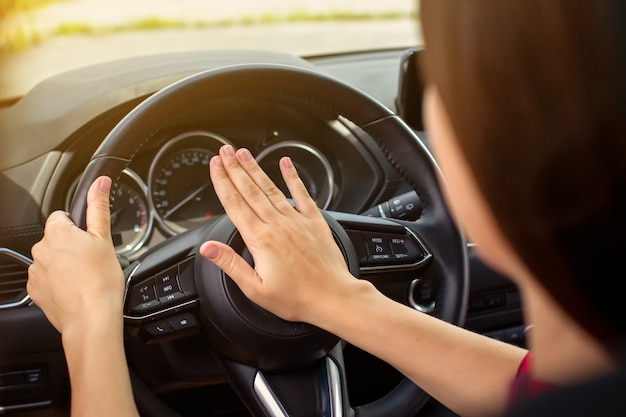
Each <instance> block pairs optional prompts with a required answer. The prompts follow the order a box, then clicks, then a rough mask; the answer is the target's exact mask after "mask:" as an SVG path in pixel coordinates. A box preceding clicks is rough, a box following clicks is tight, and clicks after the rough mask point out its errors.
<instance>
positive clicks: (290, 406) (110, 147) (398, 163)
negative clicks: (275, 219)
mask: <svg viewBox="0 0 626 417" xmlns="http://www.w3.org/2000/svg"><path fill="white" fill-rule="evenodd" d="M229 97H248V98H262V99H267V100H272V99H276V98H281V99H286V100H291V101H293V102H296V103H301V104H306V105H307V106H314V107H317V108H318V109H319V110H320V111H323V112H326V113H328V114H330V115H333V116H334V117H338V116H342V117H344V118H346V119H348V120H350V121H351V122H353V123H354V124H355V125H357V126H358V127H360V128H361V129H362V130H363V131H365V132H366V133H367V134H368V135H369V136H370V137H371V138H373V140H374V141H375V142H376V144H377V145H378V146H379V147H380V149H381V150H382V151H383V153H384V155H385V156H386V158H387V159H388V161H389V163H390V164H391V165H392V166H393V167H394V168H395V169H396V170H397V171H398V172H399V173H400V174H401V175H402V176H403V177H404V179H405V180H406V181H407V182H408V183H409V184H410V185H411V187H412V188H413V189H414V190H415V191H416V192H417V193H418V195H419V197H420V199H421V202H422V205H423V210H422V214H421V216H420V218H419V219H418V220H416V221H398V220H392V219H385V218H373V217H367V216H359V215H356V214H350V213H338V212H331V211H324V212H323V214H324V216H325V218H326V220H327V222H328V224H329V226H330V227H331V229H332V231H333V234H334V237H335V240H336V242H337V244H338V245H339V247H340V248H341V250H342V251H343V254H344V257H345V259H346V263H347V265H348V268H349V269H350V271H351V272H352V273H353V274H354V275H355V276H357V277H360V278H361V279H370V280H372V279H371V278H372V277H377V276H380V274H386V275H389V274H394V276H396V275H397V277H398V279H399V280H406V283H407V286H408V284H409V283H410V282H413V283H415V282H418V281H420V280H424V279H429V280H430V282H433V283H435V288H436V297H434V302H433V304H434V308H433V314H435V315H436V316H438V317H439V318H441V319H443V320H446V321H448V322H451V323H454V324H458V325H460V324H462V323H463V320H464V317H465V312H466V305H467V295H468V266H467V265H468V263H467V254H466V243H465V241H464V238H463V235H462V234H461V233H460V231H459V230H458V228H457V227H456V226H455V224H454V222H453V220H452V218H451V216H450V213H449V212H448V210H447V208H446V205H445V203H444V199H443V196H442V192H441V188H440V184H439V181H440V178H441V177H440V172H439V170H438V167H437V165H436V162H435V161H434V159H433V158H432V156H431V154H430V153H429V151H428V150H427V148H426V147H425V146H424V144H423V143H422V142H421V140H420V139H419V138H418V136H417V135H416V134H415V132H414V131H413V130H412V129H411V128H409V127H408V126H407V125H406V124H405V123H404V122H403V121H402V120H401V119H400V118H399V117H398V116H396V115H395V114H393V112H391V111H390V110H389V109H388V108H386V107H385V106H384V105H382V104H380V103H379V102H377V101H376V100H374V99H373V98H371V97H369V96H368V95H366V94H364V93H363V92H361V91H359V90H357V89H355V88H353V87H351V86H349V85H347V84H345V83H342V82H340V81H338V80H336V79H334V78H332V77H329V76H327V75H323V74H321V73H318V72H316V71H313V70H310V69H303V68H298V67H293V66H286V65H275V64H245V65H234V66H228V67H221V68H218V69H213V70H208V71H206V72H202V73H199V74H196V75H192V76H190V77H187V78H185V79H183V80H181V81H178V82H176V83H174V84H172V85H170V86H168V87H166V88H164V89H162V90H160V91H158V92H157V93H155V94H154V95H152V96H150V97H149V98H147V99H146V100H144V101H143V102H142V103H141V104H140V105H138V106H137V107H136V108H135V109H133V110H132V111H131V112H130V113H129V114H128V115H127V116H126V117H124V118H123V119H122V120H121V121H120V122H119V123H118V124H117V125H116V126H115V128H114V129H113V130H112V131H111V132H110V133H109V134H108V135H107V137H106V138H105V139H104V141H103V142H102V144H101V145H100V146H99V148H98V149H97V150H96V152H95V153H94V154H93V156H92V158H91V160H90V162H89V164H88V166H87V168H86V169H85V171H84V172H83V175H82V177H81V180H80V182H79V185H78V188H77V191H76V194H75V197H74V200H73V202H72V204H71V207H70V214H71V216H72V218H73V219H74V221H75V222H76V224H78V225H79V226H81V227H83V228H85V213H86V196H87V190H88V188H89V185H90V184H91V183H92V182H93V181H94V180H95V179H96V178H97V177H98V176H100V175H108V176H110V177H111V178H112V179H113V181H114V185H113V187H114V189H115V187H116V185H117V181H118V179H119V176H120V174H121V172H122V170H123V169H124V168H126V166H127V165H128V164H129V163H130V161H131V160H132V159H133V156H134V155H135V154H136V153H137V152H138V151H139V149H141V147H142V146H143V145H145V144H146V143H148V142H149V141H150V140H152V139H153V138H154V136H155V133H156V132H158V131H159V129H160V128H161V127H162V126H164V125H165V124H167V123H168V122H169V121H172V120H175V119H176V118H177V117H180V116H181V115H184V114H186V113H187V112H190V111H193V110H197V109H198V108H200V107H201V106H203V105H206V104H207V103H211V102H215V101H217V100H221V99H224V98H229ZM112 194H113V193H112ZM372 234H374V235H376V236H382V237H383V239H391V240H393V242H395V243H396V244H397V243H398V242H399V244H400V245H401V246H402V247H403V250H404V253H403V254H402V256H399V257H398V258H397V259H392V260H382V261H381V262H379V263H377V264H376V265H375V266H371V265H370V266H367V265H369V264H368V263H367V261H368V255H367V254H365V255H364V252H363V251H366V249H364V248H366V247H367V238H366V237H365V236H371V235H372ZM208 239H213V240H220V241H222V242H226V243H228V244H230V245H231V246H232V247H233V248H235V249H236V250H237V251H238V252H239V253H240V254H242V255H243V256H244V258H246V257H247V258H246V259H248V260H249V262H250V263H252V262H254V260H253V259H251V257H250V256H249V253H248V252H247V250H246V247H245V242H243V241H242V239H241V237H240V236H239V234H238V232H237V230H236V229H235V227H234V226H233V224H232V222H230V220H229V219H228V217H227V216H226V215H223V216H219V217H218V218H216V219H215V220H213V221H210V222H208V223H207V224H205V225H203V226H200V227H198V228H196V229H193V230H190V231H188V232H185V233H182V234H179V235H177V236H174V237H172V238H169V239H168V240H166V241H165V242H163V243H162V244H160V245H158V246H157V247H156V248H154V249H153V250H151V251H149V252H148V253H147V254H146V255H144V256H142V258H141V259H140V260H138V261H136V262H134V263H132V264H131V265H129V266H127V267H126V268H125V273H126V276H127V279H128V284H127V293H126V295H125V297H126V299H125V302H126V306H127V308H128V306H129V304H130V303H131V298H132V297H133V294H136V293H137V291H140V290H141V288H145V287H144V286H143V285H144V284H145V282H146V280H147V279H153V278H154V277H155V276H156V277H157V279H158V277H164V276H166V275H167V277H168V278H167V279H170V278H172V277H176V279H177V280H178V282H179V285H180V288H179V292H177V294H178V293H181V294H183V297H182V298H181V300H178V301H177V300H174V298H176V297H174V296H172V298H173V304H171V305H170V306H168V307H157V308H156V309H154V306H150V305H148V306H147V310H146V311H148V310H150V309H152V310H150V314H145V315H141V314H140V315H139V317H126V316H125V317H126V321H127V324H128V326H127V327H129V326H130V327H138V326H137V323H139V324H140V327H142V328H143V329H144V330H145V329H148V330H150V329H152V330H154V329H155V328H156V326H158V324H159V323H167V322H168V321H164V320H169V322H172V320H174V321H176V320H178V322H177V323H178V324H179V325H181V326H182V324H183V323H184V324H185V325H188V324H190V323H191V324H193V325H194V326H195V329H196V331H197V330H199V331H200V334H201V336H202V337H204V338H205V339H206V341H207V344H208V346H210V349H211V351H212V352H213V353H214V354H215V355H216V356H217V358H218V361H219V363H221V365H222V368H223V372H224V373H225V374H226V376H227V379H228V380H229V381H230V383H231V386H232V387H233V388H234V390H235V391H236V392H237V394H238V395H239V397H240V398H241V399H242V401H243V402H244V404H245V406H246V407H247V408H248V410H249V411H250V412H251V413H252V415H254V416H255V417H260V416H272V417H275V416H276V417H277V416H290V415H292V416H294V415H319V416H335V417H337V416H353V415H354V416H358V417H373V416H376V417H378V416H383V415H393V416H406V417H410V416H414V415H415V414H416V412H417V411H418V410H419V409H420V408H421V407H422V406H423V405H424V404H425V402H426V401H427V400H428V398H429V396H428V394H426V393H425V392H424V391H423V390H422V389H420V388H419V387H418V386H416V385H415V384H413V383H412V382H410V381H409V380H408V379H406V378H404V379H402V380H401V381H400V383H399V384H398V385H397V386H396V387H395V388H393V389H392V390H391V391H390V392H388V393H387V394H385V395H383V396H382V398H379V399H377V400H375V401H373V402H371V403H368V404H365V405H361V406H358V407H353V406H351V404H350V399H349V397H348V390H347V379H348V378H349V375H346V367H345V363H344V360H343V355H342V353H343V349H342V346H343V344H342V341H341V340H339V339H338V338H337V337H336V336H334V335H332V334H329V333H327V332H325V331H323V330H321V329H319V328H316V327H314V326H311V325H308V324H305V323H292V322H287V321H284V320H282V319H279V318H278V317H276V316H274V315H272V314H270V313H269V312H267V311H265V310H263V309H262V308H260V307H258V306H257V305H256V304H254V303H252V302H251V301H250V300H248V299H247V298H246V297H245V296H244V295H243V294H242V293H241V292H240V291H239V289H238V287H237V286H236V285H235V284H234V283H233V281H231V280H230V278H229V277H228V276H226V275H225V274H224V273H223V272H222V271H221V270H219V269H218V268H217V267H215V266H214V265H213V264H212V263H211V262H209V261H207V260H205V259H204V258H203V257H202V256H200V255H197V253H198V247H199V245H200V244H201V243H202V242H204V241H206V240H208ZM370 260H371V258H370ZM416 277H417V278H416ZM151 282H152V281H151ZM349 296H350V295H349V294H346V297H349ZM147 304H150V303H147ZM144 307H145V306H144ZM181 317H182V319H181ZM424 360H429V359H428V358H424ZM135 395H136V398H137V393H135ZM155 399H156V396H155ZM139 401H140V400H139V399H138V402H139ZM138 405H139V404H138ZM140 409H141V407H140Z"/></svg>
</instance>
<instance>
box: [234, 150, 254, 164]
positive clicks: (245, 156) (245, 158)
mask: <svg viewBox="0 0 626 417" xmlns="http://www.w3.org/2000/svg"><path fill="white" fill-rule="evenodd" d="M237 155H238V156H239V159H240V160H241V162H250V161H251V160H252V154H251V153H250V151H249V150H247V149H239V151H238V152H237Z"/></svg>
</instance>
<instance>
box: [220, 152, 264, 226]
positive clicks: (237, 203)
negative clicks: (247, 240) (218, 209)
mask: <svg viewBox="0 0 626 417" xmlns="http://www.w3.org/2000/svg"><path fill="white" fill-rule="evenodd" d="M209 171H210V174H211V181H212V182H213V189H214V190H215V194H216V195H217V198H219V200H220V203H222V206H223V207H224V210H225V211H226V214H228V217H230V219H231V221H232V222H233V223H234V225H235V227H237V229H239V231H241V232H244V231H245V230H247V229H248V228H252V229H250V230H253V228H254V225H255V222H258V221H259V220H260V219H259V218H258V217H257V215H256V213H255V212H254V211H253V210H252V209H251V208H250V206H249V205H248V203H247V201H246V200H245V199H244V197H243V196H242V195H241V193H240V192H239V191H238V190H237V188H236V187H235V185H234V184H233V182H232V181H231V178H230V176H229V175H228V172H226V170H225V169H224V164H223V162H222V157H221V156H219V155H218V156H214V157H213V158H211V161H210V163H209Z"/></svg>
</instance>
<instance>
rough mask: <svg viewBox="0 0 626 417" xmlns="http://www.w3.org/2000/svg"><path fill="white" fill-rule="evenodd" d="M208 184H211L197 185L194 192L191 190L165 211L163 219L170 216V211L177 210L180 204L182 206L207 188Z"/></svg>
mask: <svg viewBox="0 0 626 417" xmlns="http://www.w3.org/2000/svg"><path fill="white" fill-rule="evenodd" d="M209 185H211V183H210V182H207V183H206V184H204V185H203V186H202V187H199V188H198V189H197V190H195V191H194V192H192V193H191V194H189V195H188V196H187V197H185V198H183V200H182V201H181V202H180V203H178V204H176V205H175V206H174V207H172V208H171V209H170V210H169V211H168V212H167V213H165V216H163V218H164V219H167V218H168V217H170V215H171V214H172V213H174V212H175V211H176V210H178V209H179V208H181V207H182V206H184V205H185V204H187V203H188V202H189V201H190V200H192V199H193V198H194V197H195V196H197V195H198V194H200V193H201V192H202V191H204V190H205V188H207V187H208V186H209Z"/></svg>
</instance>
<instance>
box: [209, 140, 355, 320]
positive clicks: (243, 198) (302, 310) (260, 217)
mask: <svg viewBox="0 0 626 417" xmlns="http://www.w3.org/2000/svg"><path fill="white" fill-rule="evenodd" d="M279 165H280V170H281V173H282V175H283V178H284V180H285V183H286V185H287V187H288V189H289V192H290V193H291V197H292V199H293V201H294V203H295V207H294V206H292V204H291V203H290V202H289V201H288V200H287V198H286V197H285V195H284V194H283V193H282V192H281V191H280V190H279V189H278V187H276V185H275V184H274V183H273V182H272V181H271V180H270V178H269V177H268V176H267V175H266V174H265V173H264V172H263V170H261V168H260V167H259V165H258V164H257V163H256V161H255V160H254V158H253V157H252V155H251V154H250V152H249V151H248V150H247V149H239V150H238V151H237V152H235V150H234V149H233V148H232V147H231V146H224V147H222V148H221V149H220V152H219V156H216V157H214V158H213V159H212V160H211V164H210V171H211V179H212V181H213V185H214V187H215V191H216V193H217V196H218V197H219V199H220V201H221V202H222V205H223V206H224V209H225V210H226V213H227V214H228V215H229V217H230V219H231V220H232V222H233V223H234V224H235V226H236V227H237V229H238V230H239V232H240V233H241V236H242V237H243V240H244V242H245V243H246V245H247V247H248V249H249V250H250V253H251V254H252V257H253V258H254V268H252V267H250V265H249V264H248V263H247V262H246V261H245V260H244V259H243V258H241V256H239V255H238V254H236V253H235V252H234V251H233V250H232V249H231V248H230V247H229V246H227V245H225V244H223V243H220V242H215V241H208V242H205V243H204V244H203V245H202V246H201V248H200V253H201V254H202V255H203V256H204V257H206V258H207V259H209V260H211V261H212V262H214V263H215V264H216V265H217V266H219V267H220V268H221V269H222V270H224V272H226V274H228V275H229V276H230V277H231V278H232V279H233V280H234V281H235V282H236V283H237V284H238V285H239V287H240V288H241V290H242V291H243V292H244V294H245V295H246V296H247V297H248V298H250V299H251V300H253V301H254V302H256V303H257V304H259V305H260V306H262V307H263V308H265V309H267V310H269V311H271V312H273V313H274V314H276V315H278V316H279V317H282V318H283V319H286V320H291V321H306V322H309V323H312V324H319V323H315V318H316V317H318V314H317V312H319V310H320V309H321V308H325V309H327V310H328V309H332V303H333V302H334V301H333V300H335V299H337V302H338V301H339V297H338V296H339V295H341V296H343V295H342V294H345V293H344V292H343V291H341V288H342V286H343V285H346V284H348V285H349V283H350V282H353V281H356V279H355V278H354V277H353V276H352V275H350V273H349V271H348V269H347V266H346V262H345V260H344V258H343V255H342V253H341V251H340V250H339V248H338V246H337V244H336V243H335V241H334V239H333V236H332V233H331V231H330V228H329V226H328V224H327V223H326V221H325V220H324V218H323V216H322V215H321V213H320V211H319V209H318V207H317V206H316V204H315V202H314V201H313V200H312V199H311V197H310V196H309V194H308V192H307V190H306V188H305V186H304V184H303V183H302V180H301V179H300V177H299V176H298V173H297V171H296V169H295V167H294V166H293V163H292V162H291V160H290V159H289V158H287V157H284V158H282V159H281V160H280V163H279Z"/></svg>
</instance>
